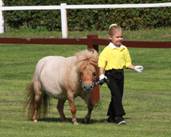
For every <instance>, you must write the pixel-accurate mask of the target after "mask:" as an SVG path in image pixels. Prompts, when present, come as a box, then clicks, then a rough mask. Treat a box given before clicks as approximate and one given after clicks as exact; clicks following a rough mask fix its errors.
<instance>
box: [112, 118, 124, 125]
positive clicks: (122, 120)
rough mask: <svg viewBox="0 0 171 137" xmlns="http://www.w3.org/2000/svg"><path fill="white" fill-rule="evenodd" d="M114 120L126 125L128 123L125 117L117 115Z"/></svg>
mask: <svg viewBox="0 0 171 137" xmlns="http://www.w3.org/2000/svg"><path fill="white" fill-rule="evenodd" d="M114 122H115V123H116V124H118V125H125V124H126V121H125V120H124V118H123V117H115V120H114Z"/></svg>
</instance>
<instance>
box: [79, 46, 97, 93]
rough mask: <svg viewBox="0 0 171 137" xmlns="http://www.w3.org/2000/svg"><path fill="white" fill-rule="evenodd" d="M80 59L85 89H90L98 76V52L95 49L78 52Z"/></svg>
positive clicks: (80, 71)
mask: <svg viewBox="0 0 171 137" xmlns="http://www.w3.org/2000/svg"><path fill="white" fill-rule="evenodd" d="M77 57H78V60H79V74H80V75H79V77H80V82H81V87H82V89H83V91H90V90H91V89H92V88H93V87H94V83H95V81H96V79H97V76H98V67H97V62H98V53H97V52H96V51H95V50H92V49H91V50H85V51H82V52H80V53H79V54H77Z"/></svg>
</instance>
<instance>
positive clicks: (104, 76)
mask: <svg viewBox="0 0 171 137" xmlns="http://www.w3.org/2000/svg"><path fill="white" fill-rule="evenodd" d="M108 34H109V38H110V40H111V42H110V43H109V44H108V46H106V47H105V48H104V49H103V51H102V52H101V53H100V55H99V60H98V66H99V68H100V76H99V80H100V81H101V82H103V81H104V80H106V81H107V85H108V88H109V89H110V92H111V101H110V104H109V108H108V112H107V115H108V119H107V121H108V122H113V123H116V124H118V125H120V124H126V121H125V120H124V118H123V115H125V111H124V108H123V105H122V97H123V90H124V68H129V69H132V70H135V71H136V72H142V71H143V66H140V65H133V64H132V62H131V57H130V54H129V51H128V49H127V47H125V46H124V45H122V41H123V37H122V29H121V27H120V26H118V25H117V24H112V25H110V27H109V31H108Z"/></svg>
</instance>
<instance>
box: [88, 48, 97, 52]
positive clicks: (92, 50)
mask: <svg viewBox="0 0 171 137" xmlns="http://www.w3.org/2000/svg"><path fill="white" fill-rule="evenodd" d="M88 51H89V52H91V53H94V52H96V50H95V49H92V48H89V49H88Z"/></svg>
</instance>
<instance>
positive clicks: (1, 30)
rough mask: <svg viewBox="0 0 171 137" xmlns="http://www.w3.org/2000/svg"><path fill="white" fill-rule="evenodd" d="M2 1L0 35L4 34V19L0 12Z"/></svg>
mask: <svg viewBox="0 0 171 137" xmlns="http://www.w3.org/2000/svg"><path fill="white" fill-rule="evenodd" d="M3 5H4V4H3V1H2V0H0V33H4V17H3V12H2V6H3Z"/></svg>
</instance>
